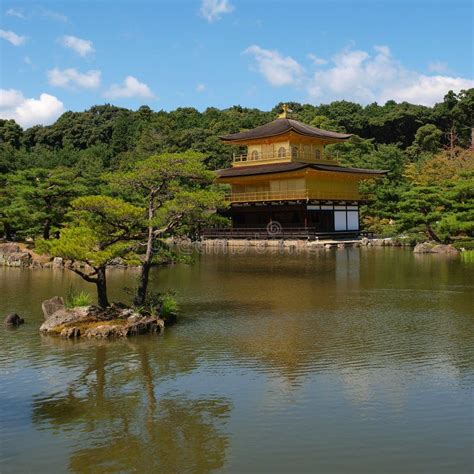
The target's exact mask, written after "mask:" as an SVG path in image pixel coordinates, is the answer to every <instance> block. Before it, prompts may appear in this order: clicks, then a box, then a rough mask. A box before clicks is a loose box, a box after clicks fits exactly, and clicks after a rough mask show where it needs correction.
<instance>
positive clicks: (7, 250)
mask: <svg viewBox="0 0 474 474" xmlns="http://www.w3.org/2000/svg"><path fill="white" fill-rule="evenodd" d="M168 243H169V244H170V246H172V247H173V248H174V249H175V250H176V251H177V252H178V253H181V254H182V255H189V256H191V255H194V254H201V255H206V254H212V253H213V254H231V255H232V254H235V255H240V254H245V253H246V252H253V253H267V252H271V253H274V252H279V253H282V254H288V253H300V252H302V253H303V252H304V253H314V252H320V251H329V250H334V249H336V250H341V249H347V248H382V247H393V248H404V249H410V250H411V251H413V252H415V253H434V254H444V253H456V254H458V253H460V252H459V251H458V250H456V249H454V248H453V247H452V246H451V245H444V244H433V243H430V242H424V243H419V244H416V245H415V244H414V243H413V242H412V241H411V240H409V239H408V238H404V237H386V238H368V237H363V238H361V239H347V240H335V239H325V240H303V239H203V240H201V241H190V240H185V239H180V240H170V241H169V242H168ZM433 247H438V248H440V249H441V250H439V251H437V250H434V251H432V249H433ZM446 250H447V251H446ZM66 264H67V261H66V260H64V259H63V258H61V257H51V256H50V255H39V254H37V253H36V252H35V251H34V248H32V246H31V244H30V245H29V244H26V243H22V242H4V243H0V267H2V266H3V267H13V268H15V267H16V268H30V269H40V268H47V269H64V268H66ZM76 265H78V267H79V268H87V265H85V264H78V263H76ZM156 266H161V265H156ZM107 268H108V269H110V268H116V269H130V270H133V269H139V268H140V265H129V264H125V263H124V262H123V261H122V260H121V259H117V261H116V262H115V263H114V264H112V265H108V266H107Z"/></svg>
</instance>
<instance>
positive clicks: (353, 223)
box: [347, 211, 359, 230]
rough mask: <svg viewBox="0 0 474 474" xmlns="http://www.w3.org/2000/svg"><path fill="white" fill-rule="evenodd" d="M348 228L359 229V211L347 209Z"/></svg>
mask: <svg viewBox="0 0 474 474" xmlns="http://www.w3.org/2000/svg"><path fill="white" fill-rule="evenodd" d="M347 230H359V211H347Z"/></svg>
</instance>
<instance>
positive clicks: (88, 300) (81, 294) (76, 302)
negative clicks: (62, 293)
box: [65, 286, 92, 308]
mask: <svg viewBox="0 0 474 474" xmlns="http://www.w3.org/2000/svg"><path fill="white" fill-rule="evenodd" d="M91 304H92V296H91V295H90V294H89V293H87V291H77V290H76V289H74V288H73V287H72V286H71V287H70V288H69V291H68V293H67V295H66V301H65V305H66V308H76V307H78V306H89V305H91Z"/></svg>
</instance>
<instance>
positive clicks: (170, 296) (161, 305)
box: [136, 292, 179, 319]
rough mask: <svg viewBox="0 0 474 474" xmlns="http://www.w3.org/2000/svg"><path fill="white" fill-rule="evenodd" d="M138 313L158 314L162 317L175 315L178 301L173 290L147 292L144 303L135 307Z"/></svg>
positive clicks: (177, 310)
mask: <svg viewBox="0 0 474 474" xmlns="http://www.w3.org/2000/svg"><path fill="white" fill-rule="evenodd" d="M136 310H137V311H138V312H139V313H148V314H150V315H152V316H156V317H158V316H160V317H161V318H163V319H166V318H168V317H175V316H177V314H178V312H179V306H178V302H177V301H176V296H175V294H174V293H173V292H167V293H156V292H149V293H148V294H147V297H146V300H145V304H144V305H143V306H140V307H139V308H136Z"/></svg>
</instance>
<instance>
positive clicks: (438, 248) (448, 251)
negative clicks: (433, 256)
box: [431, 244, 459, 255]
mask: <svg viewBox="0 0 474 474" xmlns="http://www.w3.org/2000/svg"><path fill="white" fill-rule="evenodd" d="M431 252H433V253H442V254H444V255H457V254H459V250H458V249H456V248H455V247H453V246H452V245H441V244H439V245H435V246H434V247H433V248H432V249H431Z"/></svg>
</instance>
